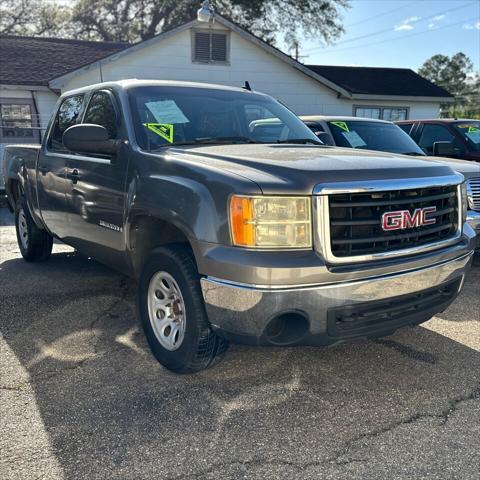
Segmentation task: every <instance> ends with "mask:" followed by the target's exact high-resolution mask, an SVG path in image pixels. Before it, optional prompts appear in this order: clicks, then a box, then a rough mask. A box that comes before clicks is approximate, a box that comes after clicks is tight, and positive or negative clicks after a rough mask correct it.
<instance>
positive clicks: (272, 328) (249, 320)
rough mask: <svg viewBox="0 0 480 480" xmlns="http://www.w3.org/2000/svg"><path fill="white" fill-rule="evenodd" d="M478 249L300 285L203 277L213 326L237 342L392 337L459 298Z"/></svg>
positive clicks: (309, 342)
mask: <svg viewBox="0 0 480 480" xmlns="http://www.w3.org/2000/svg"><path fill="white" fill-rule="evenodd" d="M472 256H473V252H469V253H467V254H463V255H461V256H459V257H457V258H454V259H451V260H448V261H444V262H441V263H437V264H435V265H431V266H429V267H426V268H421V269H417V270H413V271H407V272H402V273H396V274H392V275H383V276H377V277H373V278H368V279H362V280H356V281H345V282H339V283H330V284H322V285H314V286H302V287H298V288H297V287H291V286H289V287H285V288H282V287H275V288H265V287H255V286H253V285H245V284H238V283H233V282H229V281H222V280H220V279H217V278H212V277H206V278H202V280H201V285H202V291H203V296H204V299H205V304H206V308H207V314H208V317H209V319H210V323H211V325H212V327H213V329H214V330H215V331H216V332H217V333H218V334H219V335H221V336H223V337H224V338H227V339H229V340H231V341H234V342H236V343H246V344H252V345H330V344H335V343H340V342H344V341H347V340H350V339H353V338H358V337H377V336H385V335H390V334H391V333H393V332H394V331H395V330H396V329H398V328H399V327H402V326H406V325H417V324H419V323H421V322H424V321H426V320H428V319H430V318H431V317H432V316H434V315H435V314H436V313H438V312H441V311H443V310H444V309H445V308H447V307H448V305H450V303H451V302H453V300H454V299H455V298H456V296H457V294H458V292H459V291H460V289H461V287H462V284H463V280H464V275H465V273H466V271H467V270H468V269H469V267H470V264H471V261H472Z"/></svg>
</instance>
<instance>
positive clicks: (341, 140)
mask: <svg viewBox="0 0 480 480" xmlns="http://www.w3.org/2000/svg"><path fill="white" fill-rule="evenodd" d="M328 126H329V127H330V131H331V132H332V135H333V138H334V140H335V144H336V145H338V146H339V147H347V148H361V149H365V150H380V151H382V152H391V153H401V154H404V155H425V154H424V153H423V151H422V150H421V149H420V147H419V146H418V145H417V144H416V143H415V142H414V141H413V140H412V139H411V138H410V136H409V135H408V134H407V133H405V132H404V131H403V130H402V129H401V128H400V127H398V126H397V125H393V124H392V123H382V122H370V121H367V120H347V121H329V122H328Z"/></svg>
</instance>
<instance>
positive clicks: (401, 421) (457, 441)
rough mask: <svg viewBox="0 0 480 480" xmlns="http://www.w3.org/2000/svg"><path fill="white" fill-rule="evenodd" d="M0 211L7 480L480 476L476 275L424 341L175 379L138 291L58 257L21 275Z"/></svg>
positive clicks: (294, 352) (61, 249)
mask: <svg viewBox="0 0 480 480" xmlns="http://www.w3.org/2000/svg"><path fill="white" fill-rule="evenodd" d="M0 212H1V213H0V332H1V336H0V412H1V416H0V478H2V479H4V480H6V479H40V478H45V479H49V480H50V479H63V478H65V479H97V478H98V479H101V478H102V479H103V478H108V479H113V478H115V479H116V478H118V479H147V478H148V479H150V478H158V479H194V478H196V479H204V478H205V479H276V480H278V479H297V478H298V479H312V478H322V479H342V480H343V479H353V478H355V479H369V480H373V479H386V478H388V479H407V478H408V479H411V478H415V479H423V478H434V479H475V480H476V479H478V478H479V476H480V421H479V419H480V267H479V266H478V265H477V267H476V268H474V269H473V270H472V271H471V273H470V275H469V277H468V278H467V281H466V284H465V287H464V290H463V293H462V294H461V296H460V298H459V299H458V300H457V301H456V302H455V303H454V304H453V305H452V306H451V307H450V308H449V309H448V310H447V311H445V312H444V313H442V314H441V315H439V316H438V317H435V318H434V319H432V320H431V321H429V322H428V323H426V324H424V325H423V326H421V327H417V328H414V329H411V328H409V329H403V330H401V331H399V332H397V333H396V334H395V335H394V336H392V337H389V338H385V339H381V340H376V341H360V342H356V343H353V344H348V345H343V346H338V347H334V348H329V349H317V348H289V349H278V348H250V347H243V346H232V347H231V348H230V350H229V352H228V353H227V356H226V358H225V360H224V361H223V363H221V364H219V365H218V366H217V367H215V368H213V369H211V370H208V371H205V372H202V373H200V374H197V375H193V376H176V375H173V374H171V373H169V372H167V371H166V370H164V369H163V368H162V367H161V366H160V365H159V364H158V363H157V362H156V361H155V360H154V358H153V357H152V355H151V354H150V353H149V351H148V348H147V346H146V342H145V340H144V337H143V335H142V333H141V332H140V331H139V328H138V326H137V322H136V319H135V312H134V303H133V297H134V285H132V283H131V282H130V280H128V279H126V278H123V277H122V276H120V275H118V274H116V273H115V272H112V271H111V270H108V269H106V268H104V267H103V266H101V265H99V264H98V263H96V262H94V261H92V260H90V259H88V258H85V257H82V256H80V255H78V254H76V253H75V252H73V251H72V249H70V248H69V247H65V246H63V245H56V246H55V250H54V251H55V254H54V255H53V256H52V258H51V260H50V261H49V262H46V263H44V264H28V263H26V262H24V261H23V260H22V259H21V257H20V253H19V250H18V247H17V244H16V239H15V232H14V228H13V226H12V218H11V216H10V214H9V213H8V212H7V211H6V209H4V208H2V209H0Z"/></svg>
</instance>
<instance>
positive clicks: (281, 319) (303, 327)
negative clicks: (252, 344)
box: [264, 312, 309, 346]
mask: <svg viewBox="0 0 480 480" xmlns="http://www.w3.org/2000/svg"><path fill="white" fill-rule="evenodd" d="M308 330H309V322H308V319H307V317H306V316H305V314H303V313H300V312H284V313H282V314H281V315H278V316H276V317H274V318H273V319H272V320H270V322H269V323H268V325H267V326H266V328H265V331H264V337H265V339H266V341H267V342H268V343H270V344H272V345H279V346H280V345H281V346H287V345H295V344H296V343H298V342H299V341H300V340H301V339H302V338H303V337H304V336H305V335H306V334H307V333H308Z"/></svg>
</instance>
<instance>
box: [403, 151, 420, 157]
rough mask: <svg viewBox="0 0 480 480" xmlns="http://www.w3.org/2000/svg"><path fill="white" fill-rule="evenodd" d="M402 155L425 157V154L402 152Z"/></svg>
mask: <svg viewBox="0 0 480 480" xmlns="http://www.w3.org/2000/svg"><path fill="white" fill-rule="evenodd" d="M402 155H411V156H412V157H425V154H424V153H420V152H402Z"/></svg>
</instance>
